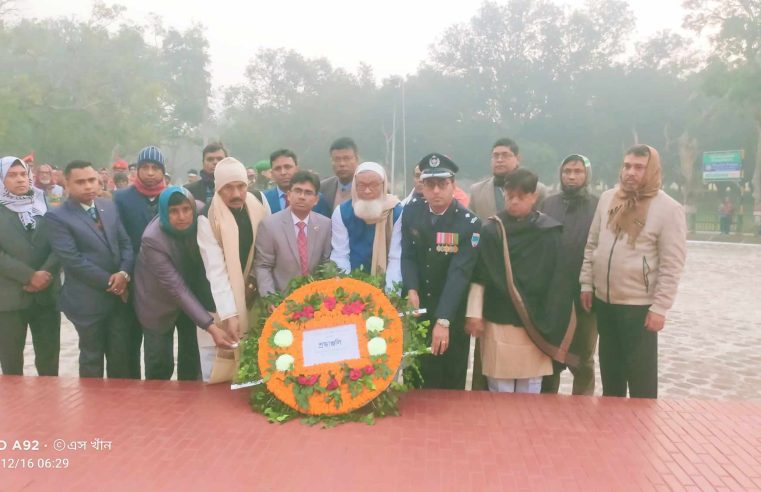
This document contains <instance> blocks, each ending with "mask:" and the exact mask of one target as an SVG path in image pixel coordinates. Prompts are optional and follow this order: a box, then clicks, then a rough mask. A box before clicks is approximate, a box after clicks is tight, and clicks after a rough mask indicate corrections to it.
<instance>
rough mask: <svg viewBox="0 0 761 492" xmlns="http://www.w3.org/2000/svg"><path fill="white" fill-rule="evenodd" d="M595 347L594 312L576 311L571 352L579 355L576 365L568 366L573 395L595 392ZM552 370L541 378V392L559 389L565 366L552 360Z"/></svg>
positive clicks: (595, 322)
mask: <svg viewBox="0 0 761 492" xmlns="http://www.w3.org/2000/svg"><path fill="white" fill-rule="evenodd" d="M595 348H597V319H596V318H595V315H594V313H588V312H586V311H584V310H583V309H578V310H577V311H576V332H575V333H574V334H573V341H572V342H571V353H573V354H576V355H578V356H579V365H578V366H577V367H570V366H569V367H568V369H569V370H570V371H571V374H573V389H572V394H574V395H586V396H592V395H594V393H595ZM553 367H554V368H555V370H554V372H553V373H552V374H550V375H549V376H545V377H544V378H542V393H552V394H556V393H557V392H558V389H560V373H562V372H563V370H564V369H565V366H564V365H562V364H558V363H557V362H554V361H553Z"/></svg>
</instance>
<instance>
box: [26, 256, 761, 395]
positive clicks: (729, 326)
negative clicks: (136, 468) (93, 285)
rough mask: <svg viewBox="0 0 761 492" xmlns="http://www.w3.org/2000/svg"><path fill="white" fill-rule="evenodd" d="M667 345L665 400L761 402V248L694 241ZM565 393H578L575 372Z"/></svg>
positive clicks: (70, 369) (68, 352)
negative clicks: (573, 389)
mask: <svg viewBox="0 0 761 492" xmlns="http://www.w3.org/2000/svg"><path fill="white" fill-rule="evenodd" d="M659 343H660V373H661V375H660V381H661V384H660V388H659V394H660V396H662V397H666V398H683V397H693V398H694V397H698V398H711V399H751V398H752V399H761V351H759V347H761V246H759V245H752V244H731V243H708V242H690V243H689V246H688V258H687V267H686V269H685V274H684V278H683V281H682V284H681V289H680V292H679V296H678V297H677V301H676V305H675V306H674V308H673V309H672V311H671V313H670V314H669V318H668V321H667V325H666V328H665V330H664V331H663V332H662V335H661V336H660V342H659ZM26 354H27V359H26V360H27V363H26V368H25V373H26V374H28V375H33V374H36V372H35V369H34V365H33V352H32V350H31V338H30V339H29V340H28V341H27V350H26ZM77 355H78V349H77V336H76V332H75V331H74V329H73V327H72V326H71V325H70V324H69V323H65V324H64V326H63V328H62V332H61V370H60V375H61V376H76V375H77V367H78V365H77ZM598 379H599V377H598ZM561 392H563V393H566V394H567V393H570V375H569V373H568V372H567V371H566V372H565V373H564V374H563V386H562V387H561ZM597 393H598V394H600V393H601V386H600V384H599V381H598V385H597Z"/></svg>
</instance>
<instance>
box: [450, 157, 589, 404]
mask: <svg viewBox="0 0 761 492" xmlns="http://www.w3.org/2000/svg"><path fill="white" fill-rule="evenodd" d="M537 182H538V179H537V176H536V175H535V174H534V173H532V172H531V171H528V170H526V169H516V170H514V171H512V172H511V173H509V174H508V175H507V176H506V177H505V183H504V184H505V198H504V203H505V209H504V210H503V211H501V212H500V213H498V214H497V215H496V216H494V217H491V218H490V219H489V221H488V222H487V223H486V224H485V225H484V226H483V228H482V229H481V245H480V247H479V254H478V262H477V263H476V268H475V270H474V272H473V278H472V280H471V284H470V294H469V296H468V310H467V321H466V325H465V330H466V331H467V332H468V333H470V334H471V335H473V336H476V337H479V338H481V366H482V372H483V375H484V376H486V379H487V382H488V386H489V390H491V391H496V392H510V393H513V392H514V393H539V390H540V389H541V386H542V376H546V375H549V374H552V370H553V367H552V360H553V359H554V360H556V361H558V362H559V363H564V364H565V363H567V364H570V365H576V364H577V362H578V358H577V357H576V356H575V355H573V354H570V353H569V348H570V345H571V341H572V339H573V333H574V328H575V318H574V315H573V313H574V311H573V297H572V296H571V294H570V293H571V289H570V287H571V282H569V276H568V275H567V273H566V271H565V270H564V268H565V263H561V262H559V261H558V255H559V254H561V230H562V225H561V224H560V222H558V221H557V220H555V219H553V218H552V217H550V216H548V215H545V214H543V213H540V212H537V211H535V210H534V205H535V204H536V200H537V195H538V194H537ZM474 377H475V375H474Z"/></svg>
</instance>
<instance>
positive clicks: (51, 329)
mask: <svg viewBox="0 0 761 492" xmlns="http://www.w3.org/2000/svg"><path fill="white" fill-rule="evenodd" d="M0 205H2V206H0V292H2V296H0V363H1V365H2V369H3V374H16V375H22V374H23V373H24V344H25V342H26V330H27V326H28V327H29V328H30V329H31V331H32V342H33V344H34V354H35V361H34V362H35V366H36V367H37V373H38V374H39V375H40V376H57V375H58V353H59V349H60V339H61V314H60V313H59V312H58V309H57V308H56V294H57V286H58V284H59V282H58V269H59V263H58V259H57V258H56V256H55V255H53V253H52V252H51V249H50V243H49V241H48V228H47V224H46V222H45V217H44V215H45V213H46V212H47V207H46V206H45V197H44V194H43V192H42V191H41V190H39V189H37V188H34V187H33V186H32V177H31V173H30V172H29V165H28V164H26V163H25V162H24V161H22V160H21V159H19V158H18V157H3V158H2V159H0Z"/></svg>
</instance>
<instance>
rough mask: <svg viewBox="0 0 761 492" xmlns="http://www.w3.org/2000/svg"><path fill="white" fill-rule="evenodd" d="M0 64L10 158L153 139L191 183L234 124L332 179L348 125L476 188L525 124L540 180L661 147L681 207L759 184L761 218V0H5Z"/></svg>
mask: <svg viewBox="0 0 761 492" xmlns="http://www.w3.org/2000/svg"><path fill="white" fill-rule="evenodd" d="M0 64H1V65H0V66H2V67H3V74H2V77H0V114H2V115H3V116H4V117H3V118H2V119H0V149H2V153H3V154H4V155H7V154H11V155H14V154H15V155H25V154H27V153H29V152H32V151H34V152H35V155H36V158H37V162H50V163H52V164H54V165H57V166H64V165H65V164H66V163H67V162H69V161H70V160H72V159H87V160H90V161H92V162H94V163H95V164H96V165H97V166H109V165H110V163H111V162H112V161H113V160H114V159H116V158H119V157H123V158H126V159H128V160H130V159H134V157H135V156H136V154H137V152H138V151H139V149H140V148H142V147H143V146H145V145H148V144H156V145H160V146H161V148H162V149H163V150H164V152H165V154H166V155H167V156H168V158H169V164H168V169H169V170H170V172H171V173H172V174H173V176H174V178H175V182H178V183H182V182H183V181H184V179H183V178H184V175H185V173H186V171H187V170H188V169H190V168H195V169H198V168H199V167H200V164H201V155H200V149H201V148H202V147H203V146H204V145H205V144H206V143H208V142H209V141H211V140H217V139H221V140H222V141H223V142H224V143H225V145H226V146H227V147H228V149H229V150H230V152H231V154H232V155H234V156H236V157H237V158H239V159H240V160H241V161H242V162H244V163H245V164H253V163H255V162H256V161H258V160H260V159H266V158H267V157H268V156H269V154H270V153H271V152H272V151H273V150H275V149H278V148H281V147H287V148H291V149H293V150H294V151H295V152H296V153H297V154H298V156H299V158H300V163H301V164H302V166H303V167H307V168H311V169H314V170H316V171H317V172H319V173H320V174H321V175H323V176H325V175H328V174H329V173H330V167H329V159H328V147H329V145H330V143H331V142H332V141H333V140H334V139H335V138H337V137H340V136H351V137H353V138H354V139H355V140H356V141H357V143H358V145H359V148H360V154H361V158H362V159H365V160H374V161H378V162H381V163H383V164H384V165H386V166H387V167H388V168H389V169H393V170H394V177H395V191H396V192H397V193H398V194H403V193H405V192H406V191H407V190H408V189H409V178H410V174H411V173H410V171H411V168H412V167H413V166H414V164H415V163H416V161H417V160H418V159H419V158H420V157H422V156H423V155H425V154H427V153H429V152H433V151H436V152H442V153H446V154H447V155H449V156H450V157H452V158H453V159H454V160H455V162H457V163H458V164H459V165H460V168H461V172H460V174H459V175H458V179H459V180H460V181H461V182H462V183H461V184H462V185H463V186H467V185H468V184H469V183H471V182H473V181H474V180H476V179H479V178H480V177H482V176H484V175H487V174H489V154H490V149H491V144H492V143H493V142H494V141H495V140H496V139H497V138H499V137H503V136H510V137H513V138H514V139H516V140H517V141H518V144H519V145H520V148H521V155H522V157H523V165H524V166H526V167H529V168H531V169H533V170H535V171H536V172H538V173H539V175H540V178H541V179H542V181H544V182H546V183H549V184H552V183H555V182H556V181H557V178H558V176H557V170H558V166H559V163H560V161H561V160H562V159H563V157H564V156H566V155H568V154H570V153H583V154H585V155H587V156H588V157H589V158H590V160H591V161H592V166H593V171H594V177H595V184H596V185H599V186H610V185H613V184H615V182H616V179H617V173H618V168H619V166H620V162H621V156H622V153H623V152H624V150H625V149H626V148H627V147H629V146H630V145H632V144H634V143H649V144H651V145H654V146H655V147H657V148H658V149H659V150H660V151H661V155H662V156H663V166H664V178H665V179H664V183H665V187H666V189H667V190H668V191H669V192H670V193H672V194H673V195H674V196H675V197H677V198H678V199H680V200H681V201H682V202H684V203H685V204H686V205H688V208H690V209H693V210H694V209H698V211H700V209H701V207H702V209H703V210H704V213H705V214H707V215H711V216H715V214H716V200H718V199H720V198H721V197H722V196H723V195H724V194H727V193H728V194H730V196H731V197H732V198H733V200H736V202H737V203H738V204H739V205H744V207H745V208H744V212H745V214H746V215H748V216H750V215H751V214H752V210H753V207H754V205H753V201H752V199H751V192H752V191H753V190H755V192H756V205H755V207H756V209H757V210H758V212H759V213H761V196H759V193H758V192H759V191H761V184H759V179H761V171H759V170H760V169H761V150H760V149H759V136H760V135H761V83H759V81H760V80H761V0H746V1H744V2H736V1H734V0H683V1H677V0H663V1H659V2H649V1H648V2H643V1H634V0H632V1H628V2H627V1H626V0H586V1H581V0H573V1H552V0H503V1H496V2H495V1H488V2H480V1H478V0H462V1H459V2H453V3H452V4H451V5H450V4H447V5H445V4H442V3H441V2H409V1H407V2H402V1H398V0H389V1H386V2H350V1H342V0H327V1H323V2H294V1H288V0H285V1H279V2H268V3H266V4H263V3H260V2H250V3H243V2H233V1H229V0H218V1H215V2H212V3H208V2H207V3H203V4H202V3H199V2H180V1H160V2H148V1H128V2H122V3H121V4H113V3H93V2H89V1H85V0H70V1H68V2H58V1H52V0H38V1H32V0H14V1H12V0H0ZM732 149H742V150H744V152H745V159H744V163H743V166H744V175H743V179H742V180H740V181H739V182H728V183H722V184H721V185H720V186H719V187H718V189H712V188H714V187H711V186H707V185H706V183H704V182H703V180H702V158H701V157H702V153H703V152H704V151H711V150H732ZM405 178H406V179H405ZM709 193H713V194H712V195H710V196H709V195H707V194H709ZM706 196H709V198H705V197H706Z"/></svg>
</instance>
